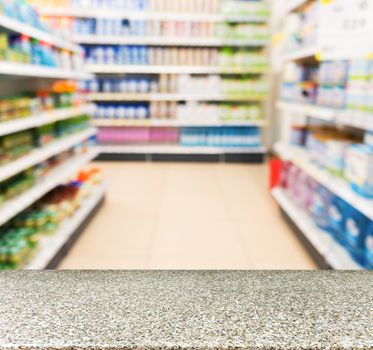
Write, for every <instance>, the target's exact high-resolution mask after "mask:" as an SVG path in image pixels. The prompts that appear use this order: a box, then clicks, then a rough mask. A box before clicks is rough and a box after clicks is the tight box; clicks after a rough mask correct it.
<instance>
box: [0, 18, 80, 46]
mask: <svg viewBox="0 0 373 350" xmlns="http://www.w3.org/2000/svg"><path fill="white" fill-rule="evenodd" d="M0 27H1V28H4V29H6V30H8V31H11V32H14V33H18V34H24V35H27V36H28V37H31V38H34V39H37V40H40V41H43V42H45V43H47V44H50V45H52V46H55V47H58V48H61V49H64V50H69V51H72V52H78V53H80V52H82V49H81V48H80V47H79V46H78V45H74V44H72V43H71V42H69V41H67V40H64V39H63V38H59V37H57V36H55V35H53V34H50V33H47V32H44V31H42V30H40V29H37V28H34V27H33V26H31V25H29V24H26V23H22V22H20V21H17V20H15V19H13V18H11V17H8V16H5V15H3V14H0Z"/></svg>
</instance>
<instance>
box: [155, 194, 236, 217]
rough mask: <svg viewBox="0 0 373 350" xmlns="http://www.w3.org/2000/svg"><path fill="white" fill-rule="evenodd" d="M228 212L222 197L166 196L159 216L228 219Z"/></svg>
mask: <svg viewBox="0 0 373 350" xmlns="http://www.w3.org/2000/svg"><path fill="white" fill-rule="evenodd" d="M228 214H229V213H228V211H227V210H226V205H225V203H224V199H223V197H222V196H219V195H215V196H208V195H206V194H203V193H202V194H200V195H185V194H184V195H183V196H178V195H177V194H175V193H174V194H172V195H171V194H170V195H165V196H164V197H163V198H162V199H161V201H160V203H159V216H160V217H167V218H179V219H189V220H193V219H204V218H206V219H210V220H215V219H228V218H229V216H228Z"/></svg>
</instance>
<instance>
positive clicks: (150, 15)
mask: <svg viewBox="0 0 373 350" xmlns="http://www.w3.org/2000/svg"><path fill="white" fill-rule="evenodd" d="M253 6H255V4H253ZM40 11H41V13H42V15H43V16H51V17H61V16H62V17H64V16H67V17H70V18H72V19H77V18H80V19H96V20H97V19H105V18H108V19H123V20H124V19H125V20H128V21H132V20H140V21H153V20H155V21H157V20H158V21H192V22H196V21H197V22H198V21H201V22H203V21H206V22H210V23H211V22H212V23H231V24H233V23H246V24H247V23H252V24H263V25H265V24H268V21H269V20H268V18H266V17H265V16H263V17H260V16H235V15H225V14H223V13H220V14H210V13H172V12H171V13H170V12H157V11H154V12H151V11H146V10H144V11H126V12H125V13H124V12H123V11H119V10H118V11H115V10H114V9H110V8H102V9H101V8H100V9H99V10H98V9H93V8H61V7H60V8H41V9H40ZM72 38H73V40H74V42H76V43H78V44H83V45H85V46H92V45H93V46H94V45H98V46H100V45H123V46H126V45H140V46H155V47H170V46H174V47H185V48H186V49H189V48H190V49H191V48H195V49H197V48H206V47H210V48H223V47H229V48H241V49H245V48H247V49H253V48H258V49H260V50H261V49H264V48H265V47H266V46H267V45H268V44H269V43H268V42H267V41H263V40H229V39H223V38H211V37H206V38H205V37H189V36H188V37H183V36H180V37H164V36H155V37H147V36H131V35H122V36H118V35H88V34H84V35H82V34H79V35H78V34H73V35H72ZM86 69H87V71H88V72H90V73H91V74H95V75H96V76H97V77H101V76H105V75H110V76H117V75H120V76H121V75H126V74H129V75H130V74H133V75H136V76H138V75H161V74H175V75H179V74H191V75H194V74H195V75H212V74H215V75H236V74H238V75H241V74H245V75H252V76H254V77H259V76H265V74H266V70H265V69H260V68H255V67H254V68H252V67H249V66H246V67H228V66H193V65H188V66H172V65H164V66H154V65H119V64H110V63H108V64H92V63H91V62H89V61H88V62H87V64H86ZM88 98H89V100H90V101H92V102H96V103H100V102H101V103H102V102H105V103H119V102H127V103H132V102H133V103H136V102H144V103H148V102H161V103H163V102H180V103H182V102H207V103H224V102H225V103H229V102H237V103H258V104H264V100H265V98H262V96H253V95H243V96H242V95H234V96H233V95H232V96H224V95H223V94H215V93H208V92H206V94H205V95H202V94H191V95H186V94H179V93H169V94H164V93H162V94H161V93H158V94H123V93H91V94H90V95H89V97H88ZM93 123H94V125H95V126H97V127H98V128H102V127H133V128H136V127H149V128H152V127H161V126H162V127H166V128H167V127H174V128H182V127H216V128H221V127H227V126H232V127H264V126H266V125H267V121H266V120H253V121H251V120H245V121H227V122H225V121H216V120H213V121H211V120H207V121H206V122H204V121H203V120H202V121H201V120H198V121H197V120H196V121H193V120H190V121H189V120H185V121H182V120H160V119H155V120H149V121H137V120H128V121H127V120H122V121H119V120H112V121H110V120H107V119H98V120H94V122H93ZM154 148H155V149H157V152H156V153H157V154H158V153H162V152H163V151H166V150H167V148H165V147H159V148H158V146H157V145H154V147H153V145H149V147H145V146H144V147H140V148H137V147H136V146H133V147H132V146H131V145H128V146H127V145H122V146H113V147H106V146H105V147H101V148H100V149H101V150H102V152H103V154H102V156H103V157H104V158H106V157H110V155H109V154H107V152H108V150H114V149H115V152H114V155H115V157H117V155H118V153H119V152H123V154H124V155H128V154H129V153H130V152H131V151H132V150H135V149H136V152H135V154H136V155H138V154H139V153H142V152H144V154H143V156H144V157H148V158H149V157H151V154H150V153H149V152H153V150H154ZM180 148H182V147H181V146H179V145H174V146H173V150H176V151H175V152H173V153H176V154H180V151H179V150H180ZM211 149H212V151H209V152H207V154H211V153H212V154H214V155H215V154H216V149H215V150H214V148H213V147H212V148H211ZM188 150H189V148H187V147H186V148H185V152H184V151H183V152H181V154H184V153H187V151H188ZM200 150H202V149H201V148H200V147H194V148H193V151H192V153H191V154H192V155H194V154H198V153H199V151H200ZM232 150H234V152H237V153H240V152H241V151H242V148H240V147H234V148H232ZM224 152H225V149H224V148H223V147H222V149H221V150H220V151H218V153H221V154H224ZM263 152H264V148H262V147H261V148H253V149H249V150H247V152H243V153H244V154H247V153H248V154H253V153H257V154H258V155H259V156H260V159H263V156H264V153H263ZM205 153H206V152H205ZM205 153H204V154H205ZM167 154H168V153H167V152H166V153H165V155H167Z"/></svg>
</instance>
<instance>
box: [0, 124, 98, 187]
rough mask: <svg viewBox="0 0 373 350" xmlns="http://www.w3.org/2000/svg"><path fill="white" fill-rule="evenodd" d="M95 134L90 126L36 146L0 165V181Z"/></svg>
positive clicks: (94, 130)
mask: <svg viewBox="0 0 373 350" xmlns="http://www.w3.org/2000/svg"><path fill="white" fill-rule="evenodd" d="M94 135H96V129H94V128H91V129H88V130H84V131H81V132H79V133H77V134H73V135H71V136H66V137H63V138H61V139H59V140H57V141H54V142H51V143H50V144H48V145H46V146H44V147H41V148H37V149H35V150H34V151H32V152H31V153H29V154H27V155H25V156H23V157H21V158H19V159H17V160H15V161H13V162H10V163H8V164H6V165H3V166H1V167H0V181H4V180H6V179H9V178H10V177H12V176H14V175H16V174H18V173H20V172H22V171H23V170H26V169H29V168H30V167H32V166H34V165H36V164H39V163H41V162H43V161H45V160H47V159H49V158H51V157H53V156H55V155H57V154H60V153H62V152H64V151H67V150H68V149H70V148H71V147H73V146H75V145H77V144H79V143H81V142H83V141H85V140H87V139H88V138H90V137H91V136H94Z"/></svg>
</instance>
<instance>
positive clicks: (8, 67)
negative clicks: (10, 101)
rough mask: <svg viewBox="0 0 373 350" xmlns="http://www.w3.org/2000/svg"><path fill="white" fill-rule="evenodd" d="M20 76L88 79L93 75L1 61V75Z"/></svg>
mask: <svg viewBox="0 0 373 350" xmlns="http://www.w3.org/2000/svg"><path fill="white" fill-rule="evenodd" d="M1 75H3V76H7V77H10V78H11V77H13V78H14V77H18V78H25V77H28V78H49V79H55V80H87V79H91V78H92V77H93V76H92V75H91V74H89V73H85V72H78V71H74V70H65V69H60V68H53V67H44V66H38V65H34V64H23V63H11V62H0V76H1Z"/></svg>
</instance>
